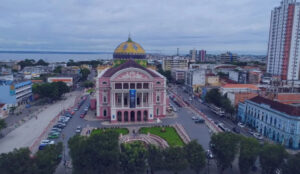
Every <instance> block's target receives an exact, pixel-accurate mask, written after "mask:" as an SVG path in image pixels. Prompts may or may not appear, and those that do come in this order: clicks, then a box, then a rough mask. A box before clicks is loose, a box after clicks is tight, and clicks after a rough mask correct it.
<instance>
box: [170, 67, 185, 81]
mask: <svg viewBox="0 0 300 174" xmlns="http://www.w3.org/2000/svg"><path fill="white" fill-rule="evenodd" d="M186 71H187V70H183V69H172V70H171V76H172V78H173V80H175V81H176V82H179V83H181V82H184V80H185V74H186Z"/></svg>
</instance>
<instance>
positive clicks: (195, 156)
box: [184, 140, 205, 174]
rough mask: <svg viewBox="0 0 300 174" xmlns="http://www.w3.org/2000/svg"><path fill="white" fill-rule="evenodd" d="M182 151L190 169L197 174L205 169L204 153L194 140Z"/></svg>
mask: <svg viewBox="0 0 300 174" xmlns="http://www.w3.org/2000/svg"><path fill="white" fill-rule="evenodd" d="M184 149H185V152H186V159H187V160H188V162H189V165H190V168H191V169H193V170H194V171H195V172H196V173H197V174H199V173H200V171H201V170H202V169H203V168H204V167H205V152H204V150H203V148H202V146H201V145H200V144H199V143H198V142H197V141H196V140H193V141H191V142H190V143H188V144H187V145H185V147H184Z"/></svg>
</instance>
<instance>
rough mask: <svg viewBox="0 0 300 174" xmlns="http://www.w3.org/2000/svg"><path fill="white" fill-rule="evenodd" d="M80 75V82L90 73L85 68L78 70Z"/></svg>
mask: <svg viewBox="0 0 300 174" xmlns="http://www.w3.org/2000/svg"><path fill="white" fill-rule="evenodd" d="M80 73H81V80H82V81H85V80H86V79H87V77H88V75H89V74H90V73H91V71H90V70H89V69H87V68H82V69H80Z"/></svg>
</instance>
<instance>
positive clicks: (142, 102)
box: [142, 92, 144, 107]
mask: <svg viewBox="0 0 300 174" xmlns="http://www.w3.org/2000/svg"><path fill="white" fill-rule="evenodd" d="M142 107H144V93H143V92H142Z"/></svg>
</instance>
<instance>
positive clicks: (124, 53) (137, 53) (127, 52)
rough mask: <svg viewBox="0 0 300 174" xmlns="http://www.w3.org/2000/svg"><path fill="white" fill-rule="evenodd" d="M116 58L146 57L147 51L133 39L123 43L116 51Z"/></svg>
mask: <svg viewBox="0 0 300 174" xmlns="http://www.w3.org/2000/svg"><path fill="white" fill-rule="evenodd" d="M113 57H114V59H145V58H146V53H145V50H144V49H143V47H142V46H141V45H140V44H138V43H136V42H133V41H132V40H131V38H130V37H129V38H128V40H127V41H126V42H123V43H121V44H120V45H119V46H118V47H117V48H116V49H115V51H114V55H113Z"/></svg>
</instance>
